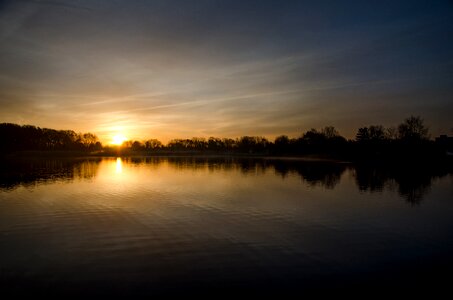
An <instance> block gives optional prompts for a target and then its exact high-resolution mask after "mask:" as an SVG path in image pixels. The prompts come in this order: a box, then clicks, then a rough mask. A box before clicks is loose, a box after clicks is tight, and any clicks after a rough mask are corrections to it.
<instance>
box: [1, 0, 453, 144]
mask: <svg viewBox="0 0 453 300" xmlns="http://www.w3.org/2000/svg"><path fill="white" fill-rule="evenodd" d="M410 115H420V116H422V117H423V118H424V119H425V122H426V124H427V125H429V126H430V132H431V134H432V135H433V136H436V135H438V134H441V133H442V134H453V1H447V0H446V1H395V0H394V1H244V0H242V1H231V0H229V1H214V0H213V1H201V0H200V1H187V0H182V1H169V0H162V1H144V0H142V1H138V0H124V1H122V0H111V1H100V0H92V1H89V0H79V1H77V0H73V1H69V0H67V1H64V0H42V1H38V0H35V1H34V0H21V1H19V0H16V1H0V123H2V122H12V123H18V124H33V125H36V126H40V127H49V128H55V129H73V130H75V131H77V132H88V131H89V132H93V133H95V134H97V135H98V136H99V137H100V139H101V140H102V141H103V142H110V141H111V139H112V137H113V136H114V135H118V134H120V135H124V136H125V137H127V138H129V139H140V140H142V139H145V138H158V139H160V140H162V141H164V142H166V141H168V140H169V139H171V138H191V137H209V136H216V137H238V136H241V135H263V136H266V137H268V138H274V137H275V136H277V135H281V134H287V135H290V136H299V135H300V134H301V133H302V132H304V131H306V130H309V129H310V128H312V127H314V128H320V127H322V126H326V125H332V126H335V127H336V128H337V129H338V130H339V131H340V133H341V134H342V135H344V136H346V137H348V138H352V137H354V135H355V132H356V130H357V128H358V127H360V126H365V125H371V124H382V125H384V126H391V125H397V124H398V123H399V122H401V121H402V120H403V119H404V118H406V117H408V116H410Z"/></svg>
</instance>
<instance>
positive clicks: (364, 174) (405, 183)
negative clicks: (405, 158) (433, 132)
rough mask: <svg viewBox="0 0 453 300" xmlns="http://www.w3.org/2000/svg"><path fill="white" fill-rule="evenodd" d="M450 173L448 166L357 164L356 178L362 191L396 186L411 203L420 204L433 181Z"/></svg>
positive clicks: (372, 191)
mask: <svg viewBox="0 0 453 300" xmlns="http://www.w3.org/2000/svg"><path fill="white" fill-rule="evenodd" d="M448 173H449V171H448V169H447V168H442V167H431V166H425V167H423V166H418V167H398V168H395V167H387V168H372V167H363V166H357V167H356V168H355V180H356V183H357V186H358V188H359V190H360V191H364V192H371V193H374V192H381V191H383V190H384V189H393V188H396V189H397V191H398V194H399V195H400V196H401V197H403V198H404V199H405V200H406V201H407V202H409V203H411V204H419V203H420V202H421V201H422V200H423V198H424V196H425V195H426V194H427V193H428V192H429V191H430V190H431V184H432V181H433V180H434V179H436V178H440V177H443V176H445V175H447V174H448Z"/></svg>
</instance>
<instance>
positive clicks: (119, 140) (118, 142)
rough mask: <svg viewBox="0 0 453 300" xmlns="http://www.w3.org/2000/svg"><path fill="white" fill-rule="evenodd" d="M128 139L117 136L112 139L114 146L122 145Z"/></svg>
mask: <svg viewBox="0 0 453 300" xmlns="http://www.w3.org/2000/svg"><path fill="white" fill-rule="evenodd" d="M126 140H127V138H126V137H125V136H124V135H121V134H117V135H115V136H114V137H113V138H112V141H111V144H113V145H121V144H122V143H123V142H124V141H126Z"/></svg>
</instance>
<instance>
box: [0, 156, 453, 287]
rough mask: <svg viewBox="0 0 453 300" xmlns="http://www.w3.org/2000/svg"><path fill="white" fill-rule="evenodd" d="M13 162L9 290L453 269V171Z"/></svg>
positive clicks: (424, 281)
mask: <svg viewBox="0 0 453 300" xmlns="http://www.w3.org/2000/svg"><path fill="white" fill-rule="evenodd" d="M2 164H3V165H2V166H1V175H0V285H1V289H2V292H3V293H11V294H14V295H20V294H24V293H25V294H29V295H38V294H45V295H60V294H61V295H115V296H121V295H154V294H156V295H162V294H165V295H169V294H175V293H179V294H183V295H184V294H185V293H197V294H204V293H205V294H208V295H209V293H212V292H214V293H218V292H222V293H236V292H241V293H250V294H259V295H265V294H272V293H275V294H285V293H293V292H304V291H307V292H308V291H336V290H359V289H364V290H368V291H370V289H371V290H373V289H380V290H381V291H382V290H384V291H386V290H389V289H395V288H396V289H400V290H405V289H409V290H411V291H418V290H428V289H432V288H435V289H437V290H441V289H443V288H444V289H447V287H448V284H450V281H451V279H452V275H451V274H452V271H453V268H452V266H453V256H452V253H453V175H452V173H451V172H449V171H447V170H438V169H434V168H433V169H428V170H427V169H422V170H420V169H417V168H415V167H414V168H411V169H409V170H406V169H405V170H398V169H388V168H387V169H386V168H380V169H376V168H371V167H364V166H361V167H358V166H353V165H351V164H347V163H328V162H307V161H292V160H277V159H275V160H271V159H238V158H183V157H181V158H177V157H161V158H157V157H154V158H102V159H101V158H98V159H78V160H70V159H50V160H27V159H23V160H19V161H8V162H3V163H2ZM214 295H215V294H214Z"/></svg>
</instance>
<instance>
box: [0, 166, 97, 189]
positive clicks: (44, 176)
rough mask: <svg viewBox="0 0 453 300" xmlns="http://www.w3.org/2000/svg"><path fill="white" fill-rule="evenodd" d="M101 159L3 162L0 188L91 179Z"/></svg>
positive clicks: (0, 169) (0, 173)
mask: <svg viewBox="0 0 453 300" xmlns="http://www.w3.org/2000/svg"><path fill="white" fill-rule="evenodd" d="M99 162H100V159H90V160H88V159H22V160H8V161H2V162H1V168H0V189H6V190H8V189H14V188H16V187H18V186H31V185H34V184H36V183H46V182H55V181H70V180H73V179H75V178H83V179H90V178H94V177H95V176H96V173H97V170H98V166H99Z"/></svg>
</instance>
